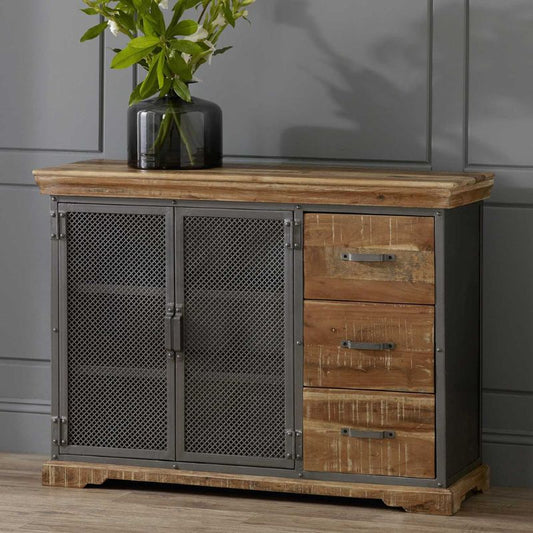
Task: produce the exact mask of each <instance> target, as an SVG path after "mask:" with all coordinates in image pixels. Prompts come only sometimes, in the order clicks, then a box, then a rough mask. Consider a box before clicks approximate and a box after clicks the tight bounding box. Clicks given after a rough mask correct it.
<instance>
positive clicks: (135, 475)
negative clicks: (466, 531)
mask: <svg viewBox="0 0 533 533" xmlns="http://www.w3.org/2000/svg"><path fill="white" fill-rule="evenodd" d="M488 476H489V470H488V467H487V466H485V465H482V466H480V467H478V468H477V469H475V470H473V471H472V472H470V473H469V474H467V475H466V476H464V477H463V478H462V479H461V480H459V481H458V482H457V483H455V484H454V485H452V486H451V487H449V488H447V489H440V488H430V487H411V486H400V485H378V484H371V483H346V482H335V481H316V480H312V479H300V478H277V477H269V476H252V475H245V474H240V475H238V474H223V473H218V472H217V473H214V472H193V471H187V470H171V469H164V468H152V467H139V466H124V465H107V464H98V463H78V462H63V461H48V462H46V463H45V464H44V465H43V467H42V483H43V485H44V486H48V487H68V488H83V487H85V486H87V485H101V484H102V483H104V482H105V481H107V480H108V479H115V480H121V481H145V482H152V483H170V484H177V485H193V486H197V487H216V488H225V489H244V490H255V491H268V492H285V493H294V494H313V495H321V496H335V497H347V498H364V499H377V500H382V501H383V502H384V503H385V504H386V505H388V506H390V507H401V508H403V509H405V510H406V511H409V512H413V513H426V514H435V515H452V514H454V513H456V512H457V511H458V510H459V508H460V506H461V503H462V501H463V500H464V499H465V498H466V497H467V495H468V494H469V493H471V492H473V491H478V492H482V491H485V490H487V489H488V486H489V477H488Z"/></svg>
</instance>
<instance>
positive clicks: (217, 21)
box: [213, 13, 226, 26]
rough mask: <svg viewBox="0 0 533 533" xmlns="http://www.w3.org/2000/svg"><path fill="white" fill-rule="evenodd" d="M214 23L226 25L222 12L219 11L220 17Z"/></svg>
mask: <svg viewBox="0 0 533 533" xmlns="http://www.w3.org/2000/svg"><path fill="white" fill-rule="evenodd" d="M213 24H214V25H215V26H225V25H226V19H225V18H224V15H223V14H222V13H219V15H218V17H217V18H216V19H215V20H214V21H213Z"/></svg>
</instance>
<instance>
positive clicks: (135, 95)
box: [129, 83, 142, 106]
mask: <svg viewBox="0 0 533 533" xmlns="http://www.w3.org/2000/svg"><path fill="white" fill-rule="evenodd" d="M141 85H142V83H139V85H137V87H135V89H133V92H132V93H131V95H130V103H129V105H130V106H131V105H133V104H136V103H137V102H140V101H141V100H142V97H141V93H140V90H141Z"/></svg>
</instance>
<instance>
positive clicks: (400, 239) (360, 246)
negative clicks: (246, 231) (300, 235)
mask: <svg viewBox="0 0 533 533" xmlns="http://www.w3.org/2000/svg"><path fill="white" fill-rule="evenodd" d="M343 253H355V254H392V255H394V256H395V260H394V261H387V262H370V263H367V262H352V261H343V260H342V254H343ZM434 262H435V238H434V220H433V218H431V217H412V216H387V215H336V214H329V213H308V214H306V215H305V219H304V292H305V298H309V299H326V300H356V301H366V302H398V303H416V304H432V303H434V301H435V267H434Z"/></svg>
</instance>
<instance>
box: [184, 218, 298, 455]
mask: <svg viewBox="0 0 533 533" xmlns="http://www.w3.org/2000/svg"><path fill="white" fill-rule="evenodd" d="M286 250H287V249H286V247H285V231H284V220H283V218H280V217H278V218H259V217H257V218H243V217H239V216H238V214H237V216H235V217H231V216H184V217H183V257H184V271H183V296H184V304H185V305H184V354H183V355H184V357H183V389H184V390H183V401H184V405H183V422H182V424H183V428H182V431H183V435H182V439H183V442H182V452H183V454H182V457H181V458H184V459H187V460H197V461H212V462H219V463H238V464H254V465H273V464H276V465H277V466H283V464H282V463H283V462H284V461H285V457H286V452H287V449H286V429H287V423H288V422H287V419H288V416H289V413H288V405H289V403H290V395H291V394H292V390H291V387H290V386H289V385H288V384H287V370H286V368H287V357H288V353H287V352H288V350H287V321H288V318H289V317H288V316H287V308H288V307H287V298H288V294H289V293H288V285H289V283H290V281H289V275H288V270H287V263H286V259H287V251H286Z"/></svg>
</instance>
